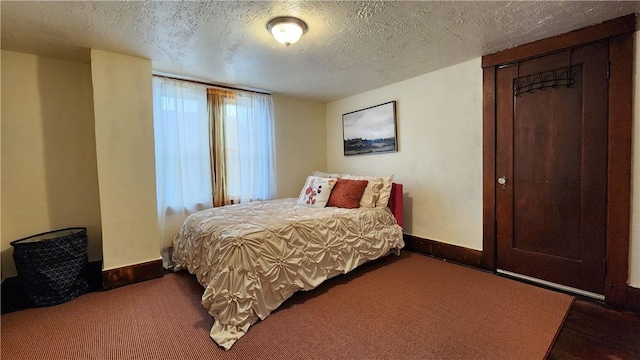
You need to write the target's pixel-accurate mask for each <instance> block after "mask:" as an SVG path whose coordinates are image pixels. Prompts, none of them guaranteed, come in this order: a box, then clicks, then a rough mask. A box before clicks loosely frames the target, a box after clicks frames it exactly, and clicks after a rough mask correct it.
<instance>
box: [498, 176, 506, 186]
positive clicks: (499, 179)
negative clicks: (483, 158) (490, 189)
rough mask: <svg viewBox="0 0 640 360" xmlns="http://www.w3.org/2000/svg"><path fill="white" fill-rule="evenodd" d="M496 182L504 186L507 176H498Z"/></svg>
mask: <svg viewBox="0 0 640 360" xmlns="http://www.w3.org/2000/svg"><path fill="white" fill-rule="evenodd" d="M498 184H500V185H502V186H504V185H506V184H507V177H506V176H501V177H499V178H498Z"/></svg>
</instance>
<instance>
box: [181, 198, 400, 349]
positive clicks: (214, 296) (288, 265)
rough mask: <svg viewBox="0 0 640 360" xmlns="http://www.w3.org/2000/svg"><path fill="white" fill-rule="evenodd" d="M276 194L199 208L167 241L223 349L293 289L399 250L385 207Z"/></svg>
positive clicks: (313, 284)
mask: <svg viewBox="0 0 640 360" xmlns="http://www.w3.org/2000/svg"><path fill="white" fill-rule="evenodd" d="M296 202H297V199H278V200H270V201H262V202H252V203H247V204H237V205H230V206H224V207H219V208H213V209H208V210H203V211H200V212H198V213H195V214H193V215H191V216H189V217H188V218H187V219H186V220H185V222H184V224H183V226H182V227H181V229H180V231H179V233H178V234H177V235H176V238H175V240H174V251H173V256H172V260H173V262H174V270H176V271H178V270H182V269H187V270H188V271H189V272H191V273H192V274H195V275H196V277H197V279H198V281H199V282H200V284H202V286H204V287H205V291H204V294H203V296H202V305H204V306H205V307H206V308H207V309H208V310H209V314H210V315H211V316H213V317H214V319H215V322H214V325H213V327H212V328H211V332H210V336H211V338H212V339H213V340H214V341H215V342H216V343H217V344H218V345H220V346H221V347H223V348H225V349H229V348H231V346H232V345H233V344H234V343H235V342H236V341H237V340H238V339H239V338H241V337H242V336H243V335H244V334H245V333H246V332H247V331H248V329H249V327H250V326H251V325H252V324H254V323H255V322H256V321H258V319H265V318H266V317H267V316H269V314H270V313H271V312H272V311H273V310H275V309H276V308H277V307H278V306H280V305H281V304H282V303H283V302H284V301H285V300H286V299H288V298H289V297H290V296H291V295H292V294H293V293H295V292H296V291H298V290H310V289H313V288H315V287H317V286H318V285H319V284H321V283H322V282H323V281H325V280H326V279H329V278H331V277H334V276H336V275H338V274H343V273H347V272H349V271H351V270H353V269H354V268H356V267H357V266H359V265H361V264H363V263H365V262H367V261H370V260H373V259H376V258H379V257H381V256H384V255H386V254H388V253H389V252H390V251H391V250H393V249H401V248H402V247H404V241H403V239H402V228H401V227H400V226H398V224H397V223H396V219H395V218H394V216H393V214H392V213H391V211H390V210H389V209H388V208H386V207H385V208H373V209H368V208H359V209H342V208H335V207H328V208H314V207H308V206H300V205H296Z"/></svg>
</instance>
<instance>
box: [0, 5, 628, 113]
mask: <svg viewBox="0 0 640 360" xmlns="http://www.w3.org/2000/svg"><path fill="white" fill-rule="evenodd" d="M639 10H640V2H637V1H620V2H610V1H596V2H582V1H566V2H555V1H537V2H529V1H514V2H506V1H496V2H487V1H477V2H474V1H471V2H464V1H445V2H430V1H415V2H408V1H407V2H401V1H398V2H391V1H361V2H344V1H305V2H302V1H296V2H282V1H277V2H274V1H257V2H244V1H213V2H212V1H188V2H155V1H154V2H147V1H145V2H138V1H123V2H115V1H99V2H94V1H83V2H57V1H27V2H22V1H16V2H13V1H6V0H3V1H1V2H0V11H1V16H2V18H1V34H2V38H1V45H2V48H3V49H7V50H14V51H19V52H26V53H32V54H37V55H42V56H50V57H58V58H63V59H69V60H79V61H88V58H89V51H88V50H87V49H89V48H95V49H101V50H106V51H112V52H116V53H122V54H128V55H133V56H138V57H143V58H148V59H151V60H152V64H153V69H154V71H159V72H163V73H169V74H174V75H178V76H180V77H186V78H193V79H199V80H203V81H208V82H214V83H217V84H227V85H235V86H239V87H245V88H254V89H262V90H267V91H270V92H273V93H281V94H287V95H292V96H297V97H302V98H307V99H311V100H317V101H331V100H336V99H340V98H343V97H346V96H349V95H353V94H357V93H361V92H364V91H368V90H372V89H375V88H378V87H381V86H385V85H388V84H392V83H395V82H398V81H401V80H405V79H408V78H411V77H414V76H417V75H421V74H425V73H427V72H430V71H433V70H437V69H440V68H444V67H446V66H449V65H452V64H456V63H460V62H463V61H466V60H469V59H472V58H475V57H479V56H482V55H486V54H490V53H493V52H496V51H499V50H503V49H506V48H511V47H514V46H517V45H521V44H524V43H527V42H531V41H535V40H538V39H542V38H545V37H549V36H553V35H557V34H561V33H565V32H568V31H571V30H574V29H578V28H581V27H585V26H589V25H593V24H597V23H600V22H602V21H605V20H609V19H612V18H615V17H618V16H623V15H627V14H630V13H632V12H637V11H639ZM283 15H292V16H297V17H299V18H301V19H303V20H304V21H305V22H306V23H307V24H308V25H309V30H308V32H307V33H306V34H305V35H304V36H303V37H302V39H301V40H300V41H299V42H298V43H296V44H294V45H292V46H290V47H288V48H287V47H284V46H283V45H280V44H279V43H277V42H276V41H275V40H274V39H273V38H272V37H271V36H270V34H269V33H268V32H267V30H266V23H267V21H268V20H269V19H271V18H273V17H275V16H283Z"/></svg>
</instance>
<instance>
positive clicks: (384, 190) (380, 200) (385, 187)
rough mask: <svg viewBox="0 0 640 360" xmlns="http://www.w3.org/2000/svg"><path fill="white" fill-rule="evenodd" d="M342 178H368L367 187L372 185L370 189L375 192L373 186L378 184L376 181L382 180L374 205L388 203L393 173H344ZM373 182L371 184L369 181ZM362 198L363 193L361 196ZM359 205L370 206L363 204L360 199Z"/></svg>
mask: <svg viewBox="0 0 640 360" xmlns="http://www.w3.org/2000/svg"><path fill="white" fill-rule="evenodd" d="M344 179H351V180H369V184H368V185H367V189H368V188H369V186H372V189H371V190H372V191H373V193H374V194H375V187H377V186H379V185H378V182H379V181H382V187H380V190H379V193H378V196H377V197H376V199H375V207H385V206H387V204H388V203H389V198H390V197H391V184H393V175H389V176H381V177H374V176H359V175H345V176H344ZM372 182H373V183H374V184H373V185H372V184H371V183H372ZM367 189H365V190H364V192H365V194H366V193H367ZM362 197H363V198H364V197H365V195H363V196H362ZM360 206H361V207H371V206H363V205H362V201H361V202H360Z"/></svg>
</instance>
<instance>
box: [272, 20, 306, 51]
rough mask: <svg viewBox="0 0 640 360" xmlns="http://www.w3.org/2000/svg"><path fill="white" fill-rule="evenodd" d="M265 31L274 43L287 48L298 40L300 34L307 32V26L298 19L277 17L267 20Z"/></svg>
mask: <svg viewBox="0 0 640 360" xmlns="http://www.w3.org/2000/svg"><path fill="white" fill-rule="evenodd" d="M267 29H268V30H269V32H270V33H271V35H273V37H274V38H275V39H276V41H278V42H279V43H281V44H283V45H285V46H289V45H291V44H293V43H295V42H296V41H298V40H300V37H301V36H302V34H304V33H305V32H307V24H305V22H304V21H302V20H300V19H298V18H294V17H291V16H279V17H277V18H273V19H271V20H269V22H268V23H267Z"/></svg>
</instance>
